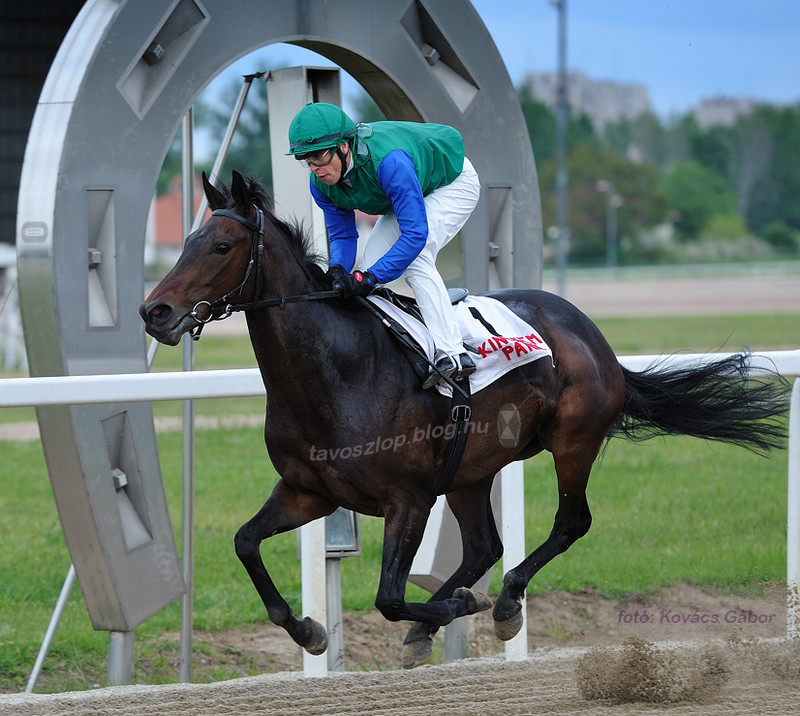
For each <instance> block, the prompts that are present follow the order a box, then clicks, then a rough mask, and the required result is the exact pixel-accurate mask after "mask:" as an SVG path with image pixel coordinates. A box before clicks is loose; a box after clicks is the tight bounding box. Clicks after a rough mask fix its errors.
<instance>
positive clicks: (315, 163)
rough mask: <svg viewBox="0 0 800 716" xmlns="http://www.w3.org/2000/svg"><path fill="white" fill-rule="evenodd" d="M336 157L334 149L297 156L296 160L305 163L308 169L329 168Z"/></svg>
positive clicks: (295, 156)
mask: <svg viewBox="0 0 800 716" xmlns="http://www.w3.org/2000/svg"><path fill="white" fill-rule="evenodd" d="M335 156H336V150H335V149H334V148H330V149H322V150H320V151H318V152H307V153H305V154H295V155H294V158H295V159H297V160H298V161H300V162H303V163H304V164H305V165H306V166H307V167H309V168H310V167H327V166H328V164H330V163H331V162H332V161H333V158H334V157H335Z"/></svg>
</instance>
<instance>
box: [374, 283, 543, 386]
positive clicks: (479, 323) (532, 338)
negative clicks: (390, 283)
mask: <svg viewBox="0 0 800 716" xmlns="http://www.w3.org/2000/svg"><path fill="white" fill-rule="evenodd" d="M368 300H369V301H372V302H373V303H374V304H375V305H376V306H377V307H378V308H380V309H381V310H382V311H384V312H385V313H387V314H388V315H389V316H391V318H393V319H394V320H395V321H397V322H398V323H400V324H401V325H402V326H403V327H404V328H405V329H406V330H407V331H408V333H409V334H410V335H411V336H412V337H413V338H414V340H415V341H417V343H418V344H419V345H420V347H421V348H422V349H423V350H424V351H425V354H426V355H427V356H428V359H429V360H433V351H434V346H433V339H432V338H431V335H430V333H429V332H428V329H427V328H426V327H425V324H424V323H422V322H421V321H419V320H418V319H417V318H415V317H414V316H411V315H409V314H408V313H406V312H405V311H403V310H402V309H400V308H398V307H397V306H395V305H394V304H393V303H391V302H390V301H387V300H386V299H384V298H381V297H380V296H376V295H374V294H373V295H370V296H369V297H368ZM454 309H455V312H456V319H457V320H458V323H459V326H460V327H461V335H462V336H463V338H464V343H465V344H468V345H470V346H472V347H473V348H475V349H476V350H477V351H478V352H477V353H471V355H472V360H473V361H475V366H476V368H477V370H476V371H475V373H473V374H472V375H471V376H470V377H469V382H470V388H471V390H472V393H473V394H475V393H477V392H478V391H479V390H482V389H483V388H485V387H486V386H487V385H490V384H491V383H493V382H494V381H495V380H497V379H498V378H500V377H501V376H503V375H505V374H506V373H508V372H509V371H511V370H514V368H519V367H520V366H523V365H526V364H527V363H531V362H533V361H535V360H539V359H540V358H545V357H547V356H549V357H550V361H551V363H552V360H553V358H552V356H553V352H552V351H551V350H550V347H549V346H548V345H547V343H545V341H544V339H543V338H542V337H541V336H540V335H539V333H538V332H537V331H536V330H534V328H533V327H532V326H530V325H529V324H527V323H526V322H525V321H523V320H522V319H521V318H520V317H519V316H518V315H517V314H516V313H514V312H513V311H511V310H510V309H509V308H507V307H506V306H505V305H503V304H502V303H500V301H496V300H495V299H493V298H489V297H488V296H467V297H466V298H465V299H463V300H462V301H459V302H458V303H457V304H456V305H455V306H454ZM437 390H438V391H439V392H440V393H441V394H442V395H445V396H448V397H450V396H451V395H452V392H453V391H452V388H451V387H450V386H449V385H447V384H446V383H442V384H440V385H438V386H437Z"/></svg>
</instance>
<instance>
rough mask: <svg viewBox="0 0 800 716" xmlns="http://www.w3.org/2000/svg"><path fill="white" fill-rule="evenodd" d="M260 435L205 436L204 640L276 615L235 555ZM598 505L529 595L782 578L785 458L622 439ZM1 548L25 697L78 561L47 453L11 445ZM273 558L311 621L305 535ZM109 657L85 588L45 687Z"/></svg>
mask: <svg viewBox="0 0 800 716" xmlns="http://www.w3.org/2000/svg"><path fill="white" fill-rule="evenodd" d="M599 323H600V325H601V329H602V330H603V331H604V332H606V334H607V335H608V336H609V338H610V340H611V342H612V345H614V346H615V348H616V349H617V350H618V352H620V353H624V352H646V353H650V352H661V351H662V350H664V348H661V347H660V346H664V347H670V348H683V349H685V350H691V351H702V350H707V349H709V348H712V349H713V348H716V347H717V345H718V344H719V345H722V344H723V343H724V342H725V339H726V337H727V336H728V335H729V334H731V333H732V332H734V333H735V334H738V333H740V332H741V333H742V334H743V335H747V336H748V337H750V336H753V337H754V338H753V340H750V341H746V340H745V339H744V338H742V340H740V341H739V343H749V344H750V345H751V346H752V347H753V348H754V349H759V350H768V349H773V348H781V347H785V346H786V345H797V340H796V338H795V337H796V334H797V330H798V329H797V326H798V316H776V317H760V318H757V319H752V320H751V319H749V318H746V319H739V318H731V317H725V318H714V319H694V318H693V319H685V320H680V321H677V320H673V319H647V320H646V321H645V320H642V321H639V320H636V319H625V320H624V321H622V320H620V321H612V320H604V321H600V322H599ZM231 340H232V339H228V338H221V337H220V338H217V337H213V336H212V334H210V333H209V335H208V336H204V339H203V341H202V342H201V343H200V344H199V346H198V349H197V366H198V368H202V367H209V368H210V367H220V366H237V367H238V366H242V365H244V366H247V365H252V363H248V361H249V360H251V356H250V357H248V356H247V351H248V350H249V343H246V342H245V343H244V344H242V341H241V340H239V339H235V340H233V341H232V342H230V341H231ZM245 340H246V339H245ZM682 342H683V343H685V345H683V344H682ZM729 345H730V342H729ZM736 345H738V343H737V344H736ZM620 346H621V347H620ZM245 349H247V350H245ZM170 353H172V354H174V355H170ZM179 354H180V350H179V349H177V350H176V349H173V350H172V351H170V350H169V349H166V348H162V349H161V353H160V355H159V361H161V362H160V363H159V364H158V366H159V368H161V369H174V368H177V367H179V366H180V355H179ZM212 356H213V357H212ZM166 410H172V411H176V412H179V410H180V406H179V404H172V406H171V407H170V408H167V407H159V408H158V411H157V412H161V411H166ZM203 412H208V413H219V412H253V413H261V412H263V399H248V400H246V401H242V400H235V401H201V402H199V403H198V413H201V414H202V413H203ZM261 432H262V431H261V428H243V429H236V430H217V431H213V432H208V431H206V432H202V433H200V435H201V439H198V440H197V441H196V466H197V475H196V496H195V512H196V555H195V575H196V576H195V580H196V581H195V625H196V628H197V629H201V630H219V629H226V628H247V625H249V624H253V623H256V622H260V621H263V620H264V619H265V618H266V616H265V613H264V610H263V607H262V605H261V603H260V601H259V599H258V597H257V595H256V593H255V591H254V589H253V587H252V585H251V584H250V581H249V579H248V577H247V575H246V573H245V571H244V569H243V568H242V567H241V566H240V564H239V563H238V560H237V559H236V557H235V555H234V553H233V544H232V540H233V535H234V533H235V531H236V529H237V528H238V527H239V525H241V524H242V523H243V522H244V521H245V520H247V519H248V518H249V517H250V516H252V514H254V513H255V511H256V510H257V509H258V508H259V507H260V505H261V504H262V502H263V501H264V499H265V498H266V497H267V496H268V494H269V492H270V490H271V488H272V485H273V484H274V482H275V480H276V479H277V476H276V475H275V473H274V471H273V470H272V468H271V466H270V464H269V462H268V460H267V457H266V451H265V448H264V445H263V441H262V435H261ZM181 449H182V440H181V436H180V435H179V434H177V433H168V434H162V435H160V436H159V451H160V456H161V464H162V471H163V473H164V476H165V490H166V493H167V499H168V502H169V505H170V510H171V514H172V515H173V519H174V520H175V528H176V534H178V535H179V534H180V525H179V520H180V514H181V510H180V501H181V495H180V489H181V488H180V474H181ZM525 472H526V486H525V501H526V519H525V530H526V543H527V548H528V550H532V549H533V548H534V547H535V546H537V545H538V544H539V543H541V542H542V541H543V540H544V539H545V538H546V536H547V534H548V532H549V530H550V527H551V525H552V521H553V516H554V514H555V508H556V484H555V479H554V475H553V471H552V461H551V459H550V457H549V455H547V454H545V455H541V456H539V457H537V458H535V459H533V460H529V461H528V462H527V463H526V466H525ZM589 502H590V507H591V509H592V513H593V516H594V522H593V526H592V529H591V531H590V532H589V533H588V535H586V536H585V537H584V538H583V539H582V540H580V541H579V542H578V543H577V544H576V545H574V546H573V548H572V549H570V550H569V551H568V552H567V553H566V554H564V555H562V556H560V557H558V558H557V559H555V560H553V562H551V563H550V564H549V565H547V566H546V567H545V568H544V569H543V570H542V571H541V572H540V573H539V575H537V577H536V578H535V579H534V581H533V582H532V583H531V587H530V590H531V591H532V592H542V591H547V590H551V589H566V590H579V589H583V588H593V589H596V590H598V591H600V592H601V593H603V594H605V595H608V596H610V597H613V596H619V595H621V594H623V593H629V592H651V591H654V590H657V589H658V588H659V587H662V586H665V585H669V584H674V583H677V582H693V583H697V584H701V585H705V586H710V587H715V588H717V589H720V590H724V591H731V590H735V591H746V592H758V590H759V589H760V587H761V586H762V585H763V584H764V583H776V582H780V581H781V580H783V579H784V578H785V569H786V567H785V562H786V552H785V529H786V528H785V525H786V454H785V452H784V453H777V454H775V455H774V456H772V457H770V458H768V459H764V458H760V457H758V456H755V455H752V454H751V453H749V452H747V451H745V450H743V449H740V448H734V447H729V446H724V445H719V444H707V443H705V442H703V441H700V440H692V439H684V438H671V439H668V440H658V439H657V440H651V441H649V442H647V443H643V444H634V443H627V442H624V441H622V440H613V441H612V442H611V443H610V444H609V445H608V447H607V449H606V451H605V452H604V453H603V454H602V455H601V457H600V459H599V460H598V462H597V463H596V465H595V469H594V470H593V473H592V479H591V480H590V483H589ZM361 527H362V551H363V556H361V557H359V558H353V559H348V560H344V561H343V563H342V591H343V602H344V604H343V606H344V608H345V609H372V608H373V606H372V605H373V602H374V597H375V592H376V589H377V584H378V578H379V575H380V549H381V537H382V522H381V521H380V520H377V519H373V518H362V521H361ZM0 544H2V545H3V549H2V550H0V574H1V575H2V577H1V578H0V691H21V690H22V689H23V688H24V686H25V683H26V681H27V678H28V675H29V673H30V669H31V667H32V666H33V663H34V660H35V656H36V652H37V650H38V647H39V644H40V643H41V639H42V636H43V634H44V631H45V629H46V627H47V623H48V620H49V618H50V615H51V613H52V610H53V607H54V605H55V602H56V600H57V598H58V593H59V590H60V588H61V584H62V582H63V579H64V575H65V574H66V571H67V568H68V566H69V555H68V553H67V550H66V547H65V545H64V540H63V536H62V533H61V527H60V523H59V520H58V516H57V513H56V510H55V505H54V501H53V497H52V493H51V491H50V486H49V481H48V479H47V471H46V467H45V464H44V459H43V456H42V451H41V447H40V445H39V443H38V442H30V443H4V444H3V473H2V481H0ZM263 554H264V556H265V560H266V562H267V564H268V567H269V568H270V570H271V573H272V575H273V578H274V579H275V581H276V583H277V584H278V586H279V588H280V589H281V591H282V592H283V594H284V595H285V596H286V597H287V599H288V600H289V601H290V603H292V604H293V606H295V608H296V609H297V611H298V612H299V611H300V608H299V605H300V569H299V562H298V560H297V543H296V537H295V535H294V534H288V535H281V536H278V537H275V538H273V539H270V540H269V541H268V542H267V543H265V545H264V547H263ZM499 580H500V570H499V569H497V570H495V575H494V579H493V583H492V588H491V591H492V592H493V593H496V592H497V591H498V590H499ZM408 596H409V598H411V599H420V598H424V596H425V593H423V592H422V590H420V589H418V588H416V587H413V586H412V587H410V588H409V592H408ZM179 619H180V615H179V606H178V605H177V604H175V605H172V606H170V607H168V608H167V609H165V610H164V611H162V612H161V613H160V614H158V615H157V616H155V617H153V618H152V619H150V620H148V621H147V622H145V623H144V624H143V625H141V626H140V627H139V628H138V629H137V663H139V662H140V661H142V660H144V661H146V662H147V663H148V665H149V667H148V669H147V670H139V671H137V678H138V679H139V680H143V681H146V682H148V683H159V682H163V681H172V680H174V679H175V678H176V673H175V671H174V668H172V667H171V666H170V665H168V664H166V663H165V661H164V657H163V654H162V649H163V647H164V644H165V638H166V639H167V640H169V639H172V640H173V641H174V640H175V639H176V638H177V637H176V636H175V633H176V632H177V631H178V629H179ZM165 634H171V635H172V636H169V637H165V636H164V635H165ZM106 657H107V635H106V634H105V633H97V632H94V631H93V629H92V627H91V624H90V622H89V619H88V616H87V614H86V608H85V606H84V605H83V603H82V600H81V597H80V591H79V589H78V588H77V587H76V588H75V589H74V590H73V594H72V597H71V599H70V601H69V604H68V606H67V609H66V611H65V614H64V617H63V619H62V622H61V625H60V627H59V630H58V633H57V635H56V639H55V642H54V644H53V648H52V650H51V653H50V655H49V656H48V659H47V661H46V670H45V674H44V675H43V678H42V680H41V682H40V686H39V687H38V690H41V691H45V690H56V691H63V690H69V689H84V688H90V687H92V686H95V685H102V684H103V683H104V673H105V660H106ZM220 668H221V670H220V671H219V672H218V673H217V675H216V677H213V676H212V677H210V678H224V677H225V675H226V673H228V672H226V671H225V669H224V668H223V667H220Z"/></svg>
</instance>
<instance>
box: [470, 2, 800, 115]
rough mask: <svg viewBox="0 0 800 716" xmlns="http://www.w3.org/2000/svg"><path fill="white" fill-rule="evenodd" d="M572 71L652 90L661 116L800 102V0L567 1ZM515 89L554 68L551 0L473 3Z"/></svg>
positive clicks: (554, 13) (554, 26)
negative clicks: (733, 100) (752, 102)
mask: <svg viewBox="0 0 800 716" xmlns="http://www.w3.org/2000/svg"><path fill="white" fill-rule="evenodd" d="M566 2H567V67H568V69H570V70H580V71H582V72H584V73H585V74H586V75H588V76H589V77H591V78H592V79H611V80H618V81H629V82H639V83H642V84H644V85H646V86H647V88H648V90H649V92H650V99H651V101H652V103H653V107H654V109H655V111H656V112H657V113H658V114H659V115H661V116H662V117H668V116H670V115H671V114H675V113H684V112H686V111H687V110H688V109H689V108H691V107H693V106H695V105H697V104H698V103H699V102H700V101H701V100H702V99H706V98H710V97H718V96H721V95H724V96H736V97H746V98H748V99H756V100H767V101H770V102H776V103H793V102H797V101H800V79H798V70H797V68H798V67H800V2H799V1H798V0H749V1H748V2H744V1H742V0H669V1H665V0H566ZM472 4H473V6H474V7H475V9H476V10H477V11H478V14H479V15H480V16H481V18H482V19H483V22H484V24H485V25H486V27H487V28H488V30H489V32H490V34H491V35H492V37H493V38H494V41H495V44H496V45H497V48H498V50H499V51H500V54H501V56H502V57H503V60H504V61H505V63H506V67H507V68H508V71H509V75H510V76H511V79H512V81H513V82H514V84H515V85H519V83H520V82H521V80H522V79H523V78H524V76H525V74H526V73H527V72H529V71H538V72H547V71H553V70H555V68H556V63H557V16H558V13H557V11H556V10H555V8H554V7H553V6H552V4H551V3H550V2H549V0H473V3H472Z"/></svg>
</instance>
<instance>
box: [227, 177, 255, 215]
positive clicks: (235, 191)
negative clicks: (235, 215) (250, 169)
mask: <svg viewBox="0 0 800 716" xmlns="http://www.w3.org/2000/svg"><path fill="white" fill-rule="evenodd" d="M231 176H232V177H233V179H232V181H231V196H232V197H233V200H234V201H235V202H236V206H237V207H238V208H239V210H240V211H241V212H242V213H244V212H246V211H247V209H248V208H249V207H250V204H252V203H253V202H252V200H251V198H250V190H249V189H248V188H247V180H246V179H245V178H244V177H243V176H242V175H241V174H240V173H239V172H237V171H236V170H235V169H234V170H233V171H232V172H231Z"/></svg>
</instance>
